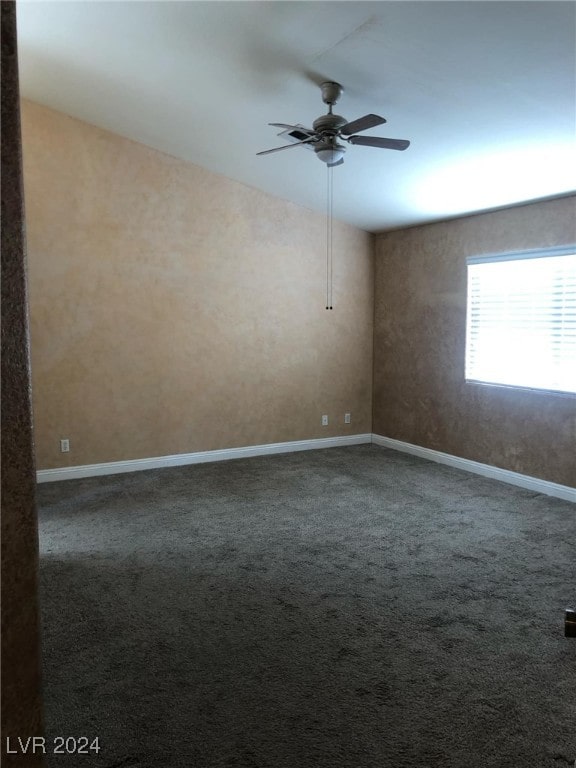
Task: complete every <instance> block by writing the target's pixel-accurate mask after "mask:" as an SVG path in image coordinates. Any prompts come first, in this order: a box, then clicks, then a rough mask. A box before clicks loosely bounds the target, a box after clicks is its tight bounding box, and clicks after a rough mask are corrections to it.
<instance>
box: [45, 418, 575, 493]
mask: <svg viewBox="0 0 576 768" xmlns="http://www.w3.org/2000/svg"><path fill="white" fill-rule="evenodd" d="M363 443H374V444H375V445H380V446H382V447H384V448H392V449H394V450H395V451H402V452H403V453H410V454H412V455H413V456H419V457H420V458H422V459H428V460H429V461H435V462H438V463H439V464H447V465H448V466H450V467H456V468H457V469H463V470H465V471H467V472H473V473H474V474H477V475H483V476H484V477H490V478H492V479H493V480H500V481H501V482H504V483H510V484H512V485H517V486H520V487H521V488H526V489H528V490H530V491H536V492H537V493H544V494H546V495H547V496H556V497H557V498H559V499H564V500H565V501H572V502H574V503H576V488H570V487H569V486H567V485H560V484H558V483H551V482H549V481H548V480H540V479H539V478H537V477H530V476H529V475H521V474H519V473H518V472H511V471H510V470H508V469H500V467H493V466H491V465H490V464H481V463H480V462H478V461H471V460H470V459H462V458H460V457H459V456H452V455H451V454H449V453H442V452H441V451H434V450H433V449H431V448H424V447H423V446H420V445H413V444H412V443H405V442H403V441H402V440H394V439H393V438H391V437H384V436H382V435H375V434H369V433H367V434H362V435H350V436H347V435H345V436H340V437H323V438H318V439H315V440H293V441H291V442H286V443H268V444H266V445H248V446H244V447H242V448H225V449H222V450H216V451H198V452H196V453H179V454H175V455H173V456H155V457H152V458H148V459H134V460H131V461H111V462H107V463H105V464H83V465H80V466H76V467H59V468H57V469H41V470H39V471H38V472H37V473H36V477H37V480H38V482H39V483H48V482H53V481H57V480H72V479H74V478H82V477H95V476H97V475H117V474H121V473H123V472H137V471H141V470H145V469H160V468H162V467H179V466H183V465H185V464H202V463H204V462H208V461H228V460H229V459H244V458H249V457H251V456H268V455H271V454H275V453H291V452H293V451H311V450H317V449H319V448H333V447H336V446H345V445H361V444H363Z"/></svg>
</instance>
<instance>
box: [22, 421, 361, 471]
mask: <svg viewBox="0 0 576 768" xmlns="http://www.w3.org/2000/svg"><path fill="white" fill-rule="evenodd" d="M371 442H372V435H371V434H370V433H367V434H364V435H349V436H348V435H343V436H341V437H322V438H318V439H316V440H293V441H291V442H287V443H268V444H267V445H248V446H245V447H242V448H225V449H222V450H217V451H198V452H196V453H178V454H175V455H174V456H156V457H153V458H149V459H134V460H132V461H110V462H107V463H105V464H83V465H80V466H77V467H59V468H57V469H40V470H39V471H38V472H37V473H36V478H37V481H38V482H39V483H49V482H54V481H56V480H72V479H74V478H81V477H95V476H96V475H117V474H120V473H122V472H137V471H140V470H144V469H160V468H162V467H180V466H183V465H184V464H202V463H204V462H207V461H227V460H228V459H245V458H248V457H250V456H267V455H270V454H273V453H291V452H293V451H311V450H317V449H318V448H334V447H336V446H343V445H360V444H362V443H371Z"/></svg>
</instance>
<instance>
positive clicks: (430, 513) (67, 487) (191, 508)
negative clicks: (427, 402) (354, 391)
mask: <svg viewBox="0 0 576 768" xmlns="http://www.w3.org/2000/svg"><path fill="white" fill-rule="evenodd" d="M38 493H39V505H40V537H41V600H42V619H43V633H44V634H43V655H44V686H45V704H46V723H47V732H48V736H49V740H48V751H49V752H53V746H52V745H53V739H54V738H55V737H57V736H74V737H79V736H86V737H88V738H89V739H90V741H92V739H94V738H95V737H98V739H99V746H100V752H99V754H97V755H96V754H95V753H94V752H92V753H90V754H89V755H87V756H83V755H75V756H70V755H65V754H64V755H54V754H51V755H50V756H49V758H48V766H55V765H58V766H60V765H65V766H70V767H72V766H74V768H76V767H77V766H78V767H79V768H82V766H100V768H112V767H114V768H157V767H158V768H308V767H310V768H316V767H317V768H340V767H342V768H412V767H416V766H418V768H506V767H508V766H510V767H513V768H524V767H525V766H526V767H528V766H529V767H530V768H547V767H548V766H549V767H550V768H565V766H568V765H570V766H572V765H574V761H575V758H576V640H574V639H567V638H565V637H564V634H563V619H564V609H565V608H566V607H567V606H570V605H574V603H575V602H576V554H575V546H574V532H575V529H576V507H575V505H573V504H570V503H569V502H565V501H561V500H558V499H554V498H550V497H546V496H542V495H539V494H535V493H532V492H530V491H525V490H522V489H519V488H515V487H513V486H510V485H506V484H503V483H498V482H496V481H492V480H488V479H485V478H482V477H478V476H476V475H472V474H468V473H466V472H462V471H460V470H456V469H452V468H449V467H445V466H441V465H438V464H434V463H431V462H427V461H424V460H421V459H417V458H415V457H412V456H409V455H406V454H402V453H397V452H394V451H390V450H386V449H384V448H379V447H376V446H371V445H362V446H354V447H349V448H332V449H328V450H322V451H306V452H302V453H292V454H285V455H279V456H270V457H261V458H254V459H243V460H236V461H230V462H220V463H214V464H200V465H195V466H188V467H181V468H173V469H162V470H152V471H148V472H135V473H131V474H126V475H115V476H110V477H103V478H89V479H85V480H74V481H66V482H60V483H50V484H45V485H41V486H40V487H39V492H38ZM69 744H70V745H71V747H72V748H73V742H70V743H69Z"/></svg>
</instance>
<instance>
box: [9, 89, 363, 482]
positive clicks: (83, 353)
mask: <svg viewBox="0 0 576 768" xmlns="http://www.w3.org/2000/svg"><path fill="white" fill-rule="evenodd" d="M22 121H23V145H24V181H25V195H26V217H27V237H28V249H29V270H30V308H31V337H32V374H33V397H34V415H35V433H36V435H35V436H36V451H37V465H38V468H39V469H47V468H52V467H62V466H68V465H79V464H87V463H97V462H107V461H116V460H122V459H138V458H143V457H148V456H161V455H169V454H177V453H185V452H191V451H203V450H210V449H218V448H231V447H236V446H244V445H255V444H261V443H271V442H280V441H287V440H299V439H308V438H318V437H330V436H333V435H342V434H356V433H362V432H369V431H370V430H371V410H372V392H371V387H372V339H373V335H372V324H373V253H372V248H373V241H372V236H371V235H369V234H368V233H366V232H362V231H360V230H357V229H355V228H353V227H351V226H348V225H345V224H341V223H336V222H335V227H334V304H335V308H334V310H333V311H331V312H330V311H326V310H325V308H324V307H325V299H324V295H325V247H326V246H325V243H326V239H325V238H326V222H325V218H324V217H323V216H322V215H320V214H317V213H313V212H310V211H308V210H306V209H304V208H300V207H298V206H296V205H292V204H290V203H287V202H284V201H281V200H278V199H276V198H273V197H271V196H269V195H266V194H264V193H262V192H259V191H257V190H255V189H251V188H249V187H246V186H244V185H242V184H239V183H236V182H234V181H231V180H229V179H226V178H224V177H222V176H219V175H216V174H213V173H210V172H208V171H206V170H203V169H202V168H199V167H196V166H193V165H190V164H185V163H183V162H181V161H178V160H176V159H175V158H172V157H169V156H167V155H164V154H161V153H159V152H156V151H155V150H152V149H150V148H147V147H145V146H142V145H140V144H137V143H134V142H131V141H128V140H126V139H124V138H121V137H119V136H116V135H113V134H111V133H108V132H106V131H103V130H100V129H98V128H95V127H93V126H90V125H87V124H85V123H82V122H80V121H78V120H75V119H72V118H69V117H67V116H65V115H63V114H60V113H58V112H54V111H52V110H49V109H46V108H44V107H41V106H39V105H37V104H33V103H30V102H24V103H23V111H22ZM319 170H321V169H320V168H319ZM345 411H350V412H351V413H352V424H350V425H344V423H343V416H344V412H345ZM323 413H327V414H328V415H329V416H330V425H329V426H328V427H322V426H321V425H320V419H321V415H322V414H323ZM63 437H67V438H69V439H70V445H71V452H70V453H69V454H61V453H60V452H59V440H60V438H63Z"/></svg>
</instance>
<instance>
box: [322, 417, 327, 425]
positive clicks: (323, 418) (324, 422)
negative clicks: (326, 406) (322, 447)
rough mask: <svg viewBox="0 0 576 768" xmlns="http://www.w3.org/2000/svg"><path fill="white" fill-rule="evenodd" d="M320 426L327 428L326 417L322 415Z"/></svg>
mask: <svg viewBox="0 0 576 768" xmlns="http://www.w3.org/2000/svg"><path fill="white" fill-rule="evenodd" d="M322 426H323V427H327V426H328V416H326V415H324V416H322Z"/></svg>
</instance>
